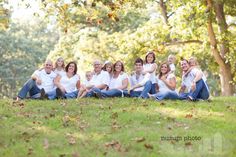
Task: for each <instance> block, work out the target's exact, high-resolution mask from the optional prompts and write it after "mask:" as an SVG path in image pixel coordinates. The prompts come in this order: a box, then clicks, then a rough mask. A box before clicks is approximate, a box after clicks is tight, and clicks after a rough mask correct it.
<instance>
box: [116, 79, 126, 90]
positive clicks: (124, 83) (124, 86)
mask: <svg viewBox="0 0 236 157" xmlns="http://www.w3.org/2000/svg"><path fill="white" fill-rule="evenodd" d="M128 83H129V81H128V78H126V79H124V80H123V81H122V86H120V87H118V88H117V89H121V90H123V89H126V88H127V87H128Z"/></svg>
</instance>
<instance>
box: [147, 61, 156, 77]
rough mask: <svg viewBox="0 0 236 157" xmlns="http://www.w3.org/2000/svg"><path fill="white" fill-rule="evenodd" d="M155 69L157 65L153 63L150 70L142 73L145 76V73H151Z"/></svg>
mask: <svg viewBox="0 0 236 157" xmlns="http://www.w3.org/2000/svg"><path fill="white" fill-rule="evenodd" d="M156 69H157V64H156V63H153V65H152V67H151V69H149V70H145V71H144V74H146V73H153V72H154V71H156Z"/></svg>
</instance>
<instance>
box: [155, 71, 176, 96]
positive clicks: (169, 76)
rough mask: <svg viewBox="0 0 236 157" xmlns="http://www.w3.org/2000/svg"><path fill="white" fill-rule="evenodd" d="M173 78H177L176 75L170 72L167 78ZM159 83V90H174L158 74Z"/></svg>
mask: <svg viewBox="0 0 236 157" xmlns="http://www.w3.org/2000/svg"><path fill="white" fill-rule="evenodd" d="M172 78H175V75H174V74H172V73H170V74H168V75H167V78H166V80H168V81H169V80H170V79H172ZM157 84H158V87H159V91H161V92H162V91H173V90H171V89H170V88H169V87H168V86H167V85H166V84H165V82H164V81H162V80H161V79H159V78H158V76H157Z"/></svg>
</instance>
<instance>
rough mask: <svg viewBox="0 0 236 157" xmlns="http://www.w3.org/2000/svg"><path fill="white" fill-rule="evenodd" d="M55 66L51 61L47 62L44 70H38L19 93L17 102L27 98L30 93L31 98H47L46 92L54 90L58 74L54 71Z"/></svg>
mask: <svg viewBox="0 0 236 157" xmlns="http://www.w3.org/2000/svg"><path fill="white" fill-rule="evenodd" d="M52 69H53V64H52V61H51V60H46V62H45V63H44V68H43V69H39V70H36V71H35V72H34V73H33V74H32V76H31V79H29V80H28V81H27V82H26V83H25V84H24V86H23V87H22V88H21V90H20V91H19V93H18V96H17V98H16V100H17V101H18V100H20V99H24V98H26V96H27V94H28V93H29V96H30V98H33V99H38V98H43V97H44V96H45V92H50V91H52V90H53V89H54V87H55V86H54V82H53V81H54V79H55V78H56V76H57V74H56V73H54V72H53V71H52Z"/></svg>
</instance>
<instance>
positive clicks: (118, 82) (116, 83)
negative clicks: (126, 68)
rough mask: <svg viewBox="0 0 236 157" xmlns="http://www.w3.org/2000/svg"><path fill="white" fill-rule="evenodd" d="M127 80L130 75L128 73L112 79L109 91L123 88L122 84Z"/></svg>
mask: <svg viewBox="0 0 236 157" xmlns="http://www.w3.org/2000/svg"><path fill="white" fill-rule="evenodd" d="M125 79H128V75H127V74H126V73H122V74H119V76H118V77H117V78H114V77H112V78H111V81H110V84H109V89H114V88H118V87H120V86H122V82H123V80H125ZM123 90H124V89H123Z"/></svg>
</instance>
